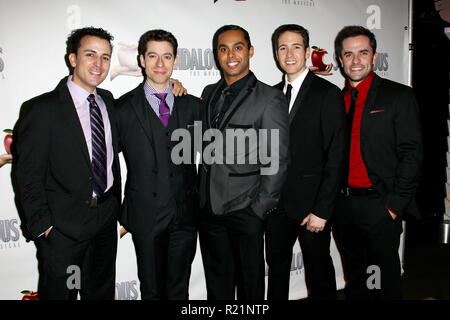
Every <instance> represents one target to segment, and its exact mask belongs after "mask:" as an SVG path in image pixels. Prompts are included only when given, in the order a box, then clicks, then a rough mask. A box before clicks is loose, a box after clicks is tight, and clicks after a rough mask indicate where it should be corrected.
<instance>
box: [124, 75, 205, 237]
mask: <svg viewBox="0 0 450 320" xmlns="http://www.w3.org/2000/svg"><path fill="white" fill-rule="evenodd" d="M116 106H117V123H118V130H119V136H120V149H121V151H122V153H123V156H124V159H125V162H126V164H127V180H126V184H125V194H124V200H123V204H122V210H121V216H120V223H121V224H122V225H124V227H125V228H126V229H127V230H129V231H131V232H140V233H142V232H148V230H151V228H152V227H153V226H154V224H155V223H156V221H155V218H156V216H157V214H158V212H159V211H160V210H161V207H160V204H159V203H160V202H159V199H158V197H161V196H163V195H162V194H161V192H160V189H161V188H159V186H158V183H156V181H158V179H157V175H158V174H159V173H158V170H157V167H158V164H157V162H156V156H155V155H156V153H157V152H158V150H157V148H156V144H155V141H154V136H153V132H152V128H151V125H150V121H149V112H148V110H149V109H150V111H151V112H153V111H152V110H151V106H150V104H149V103H148V101H147V100H146V97H145V93H144V88H143V83H141V84H140V85H138V86H137V87H136V88H135V89H133V90H132V91H130V92H128V93H126V94H124V95H123V96H122V97H120V98H119V99H118V100H117V102H116ZM201 108H202V102H201V100H200V99H198V98H196V97H194V96H192V95H185V96H181V97H175V102H174V108H173V111H172V113H177V116H178V124H179V128H183V129H187V130H188V131H189V133H190V135H191V138H192V140H191V142H192V143H193V140H194V128H195V127H194V121H200V120H201ZM191 150H192V155H191V156H192V161H191V164H180V166H182V170H183V183H184V187H183V190H184V192H183V193H182V194H179V195H177V199H178V200H179V201H180V202H181V203H183V207H185V208H186V210H184V211H183V214H184V215H185V216H183V217H182V219H183V221H185V222H188V223H189V222H191V223H192V220H195V215H196V207H197V206H198V200H197V199H198V196H197V192H196V190H197V189H196V182H197V171H196V167H195V163H194V161H193V158H194V151H193V150H194V149H193V148H192V149H191Z"/></svg>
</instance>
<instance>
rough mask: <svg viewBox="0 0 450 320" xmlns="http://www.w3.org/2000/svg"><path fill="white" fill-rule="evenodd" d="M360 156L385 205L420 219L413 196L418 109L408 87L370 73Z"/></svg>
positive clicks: (417, 168)
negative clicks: (370, 79)
mask: <svg viewBox="0 0 450 320" xmlns="http://www.w3.org/2000/svg"><path fill="white" fill-rule="evenodd" d="M361 155H362V158H363V160H364V164H365V166H366V169H367V174H368V175H369V179H370V181H371V182H372V184H373V186H374V187H375V188H376V189H377V190H378V192H380V194H381V195H382V197H383V201H384V204H385V205H386V207H387V208H389V209H390V210H391V211H393V212H394V213H396V214H398V215H401V216H402V215H404V213H407V214H408V215H409V216H410V217H413V218H420V213H419V210H418V208H417V204H416V201H415V199H414V196H415V193H416V189H417V186H418V184H419V178H420V169H421V165H422V159H423V146H422V135H421V126H420V115H419V108H418V105H417V101H416V99H415V97H414V93H413V91H412V89H411V88H410V87H408V86H405V85H402V84H400V83H397V82H394V81H390V80H387V79H383V78H380V77H379V76H377V75H376V74H375V75H374V77H373V80H372V84H371V86H370V89H369V93H368V96H367V99H366V103H365V105H364V110H363V114H362V119H361Z"/></svg>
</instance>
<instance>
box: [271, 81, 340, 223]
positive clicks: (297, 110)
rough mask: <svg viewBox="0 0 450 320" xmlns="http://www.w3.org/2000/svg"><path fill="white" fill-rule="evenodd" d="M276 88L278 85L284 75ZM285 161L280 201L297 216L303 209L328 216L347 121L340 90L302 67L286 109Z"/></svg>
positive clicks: (337, 186)
mask: <svg viewBox="0 0 450 320" xmlns="http://www.w3.org/2000/svg"><path fill="white" fill-rule="evenodd" d="M275 87H276V88H278V89H280V90H283V87H284V81H283V82H280V83H278V84H277V85H276V86H275ZM289 122H290V141H291V145H290V155H291V162H290V166H289V169H288V177H287V180H286V183H285V185H284V188H283V193H282V200H281V203H280V206H281V207H284V209H285V210H286V212H287V215H288V216H289V217H291V218H294V219H297V220H298V221H300V222H301V221H302V220H303V219H304V218H305V217H306V216H307V215H308V214H309V213H313V214H315V215H316V216H318V217H320V218H322V219H326V220H329V219H330V218H331V217H332V214H333V211H334V206H335V203H336V201H337V197H338V196H339V192H340V187H341V181H342V176H343V173H344V166H345V159H346V158H347V128H346V126H347V124H346V120H345V106H344V100H343V97H342V93H341V90H340V89H339V88H338V87H337V86H335V85H334V84H332V83H330V82H328V81H326V80H324V79H322V78H320V77H318V76H316V75H315V74H314V73H312V72H308V74H307V76H306V78H305V80H304V81H303V83H302V86H301V88H300V91H299V93H298V94H297V97H296V99H295V102H294V104H293V106H292V109H291V112H290V113H289Z"/></svg>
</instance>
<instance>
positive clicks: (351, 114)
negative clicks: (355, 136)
mask: <svg viewBox="0 0 450 320" xmlns="http://www.w3.org/2000/svg"><path fill="white" fill-rule="evenodd" d="M350 94H351V100H350V107H349V108H348V113H347V126H348V132H349V134H350V136H351V132H352V128H353V117H354V116H355V104H356V98H357V97H358V90H356V89H355V88H353V89H352V90H351V91H350Z"/></svg>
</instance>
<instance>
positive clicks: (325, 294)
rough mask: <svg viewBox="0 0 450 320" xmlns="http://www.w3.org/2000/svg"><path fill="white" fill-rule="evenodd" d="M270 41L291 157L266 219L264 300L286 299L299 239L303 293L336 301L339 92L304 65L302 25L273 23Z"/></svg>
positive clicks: (341, 144)
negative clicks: (333, 224) (333, 244)
mask: <svg viewBox="0 0 450 320" xmlns="http://www.w3.org/2000/svg"><path fill="white" fill-rule="evenodd" d="M272 45H273V50H274V52H275V56H276V59H277V62H278V65H279V67H280V68H281V70H282V71H283V73H284V79H283V81H282V82H280V83H279V84H277V85H276V86H275V87H277V88H279V89H280V90H283V92H284V93H285V95H286V97H287V99H288V100H289V123H290V157H291V161H290V166H289V169H288V178H287V180H286V182H285V184H284V187H283V191H282V195H281V200H280V202H279V205H278V211H277V214H275V215H273V216H271V217H269V218H268V219H267V221H266V234H265V239H266V253H267V264H268V265H269V280H268V295H267V298H268V299H269V300H287V299H288V298H289V277H290V268H291V260H292V248H293V246H294V244H295V241H296V240H297V239H298V240H299V242H300V246H301V249H302V254H303V260H304V266H305V280H306V286H307V289H308V297H309V299H336V281H335V272H334V267H333V261H332V259H331V256H330V240H331V237H330V231H331V229H330V219H331V218H332V213H333V210H334V206H335V203H336V200H337V197H338V195H339V190H340V183H341V181H342V177H343V175H344V164H345V158H346V154H347V153H346V152H347V151H346V150H347V131H346V118H345V108H344V102H343V98H342V94H341V91H340V90H339V88H338V87H337V86H335V85H333V84H332V83H330V82H328V81H326V80H324V79H322V78H320V77H318V76H316V75H315V74H314V73H313V72H310V71H309V70H308V68H307V67H306V60H307V59H308V58H309V56H310V47H309V34H308V31H307V30H306V29H305V28H303V27H301V26H299V25H282V26H280V27H278V28H277V29H276V30H275V32H274V33H273V35H272Z"/></svg>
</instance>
